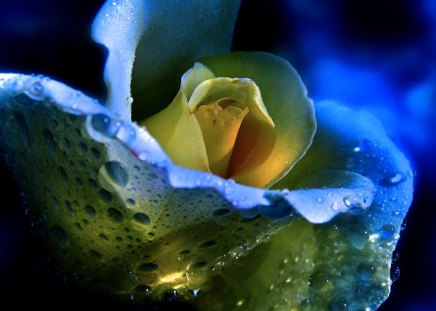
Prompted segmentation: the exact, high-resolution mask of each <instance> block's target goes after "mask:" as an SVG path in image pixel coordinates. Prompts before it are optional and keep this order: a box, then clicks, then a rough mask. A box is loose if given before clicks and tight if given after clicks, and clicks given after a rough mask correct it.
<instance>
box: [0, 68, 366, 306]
mask: <svg viewBox="0 0 436 311" xmlns="http://www.w3.org/2000/svg"><path fill="white" fill-rule="evenodd" d="M0 128H1V134H2V135H1V136H2V138H3V140H4V144H2V145H4V146H6V159H7V162H8V164H9V166H10V168H11V169H12V170H13V172H14V173H15V176H16V178H17V180H18V182H19V184H20V186H21V188H22V189H23V191H24V193H25V199H26V200H27V202H28V204H29V205H30V206H31V207H32V208H31V214H32V216H33V219H34V220H35V226H36V227H37V228H38V229H39V232H41V233H42V234H43V235H44V236H45V237H46V239H47V241H48V242H49V243H50V245H51V247H52V249H53V253H54V254H55V255H56V256H57V258H58V260H59V261H60V262H61V263H62V266H63V267H64V268H65V269H66V270H67V272H69V273H70V274H71V275H72V274H74V275H77V276H79V281H80V282H82V283H85V284H89V287H91V288H95V289H102V290H105V291H107V292H111V293H118V294H125V295H127V296H128V297H130V295H131V294H133V295H135V297H138V296H139V297H141V298H140V299H144V298H146V297H149V296H150V295H151V297H156V296H158V295H160V294H161V293H162V291H164V290H166V289H168V288H177V289H178V290H179V291H180V292H182V293H183V294H184V295H185V296H186V297H188V296H189V292H188V289H197V288H198V287H203V286H204V283H205V282H207V281H208V280H210V279H211V277H212V276H213V275H215V274H216V273H217V271H219V270H220V269H221V268H222V267H223V265H224V266H227V265H231V263H233V262H234V261H235V260H236V259H238V258H240V257H241V256H244V255H246V254H247V253H249V251H250V250H251V249H252V248H253V247H255V246H256V245H258V244H261V243H262V242H264V241H265V239H268V237H269V235H270V234H272V233H274V232H276V231H277V230H278V229H279V228H280V227H282V226H284V225H286V226H289V225H291V224H292V223H293V222H295V221H297V220H299V219H300V218H301V216H300V214H302V215H306V214H307V216H306V217H307V219H309V220H313V221H316V222H326V221H328V220H330V219H331V218H332V217H333V216H335V215H336V214H337V213H340V212H345V211H346V210H347V206H346V204H345V203H344V201H343V200H342V198H343V196H344V195H345V194H347V196H350V195H351V196H352V197H353V198H354V200H355V201H357V202H360V203H361V205H365V204H370V203H371V200H370V198H369V201H364V200H363V199H362V198H364V197H366V196H367V193H368V183H369V184H370V182H369V181H366V180H365V178H364V177H362V176H360V175H357V174H356V175H355V176H354V177H355V178H354V177H353V176H348V177H352V178H349V182H347V183H343V184H342V186H344V185H345V184H349V185H351V186H356V185H360V186H357V187H354V188H353V187H350V188H349V189H341V188H337V189H336V190H334V191H332V192H333V193H334V197H335V199H334V200H335V201H337V202H338V205H337V206H336V207H337V208H336V209H333V208H331V207H330V205H329V204H327V202H329V200H333V199H332V198H330V197H329V193H330V191H331V189H321V188H320V189H314V190H313V191H314V195H310V193H309V191H308V190H296V191H283V192H281V191H268V190H264V189H256V188H250V187H246V186H242V185H238V184H236V183H234V182H233V181H232V180H223V179H221V178H219V177H216V176H213V175H211V174H208V173H203V172H198V171H193V170H188V169H183V168H180V167H177V166H175V165H173V164H172V163H171V161H170V160H169V159H168V157H167V156H166V154H165V153H164V152H163V151H162V149H161V148H160V146H159V145H158V144H157V142H156V141H155V140H154V139H153V138H152V137H151V136H150V135H149V134H148V133H147V132H146V131H145V130H143V129H140V128H139V127H138V126H136V125H135V124H132V123H130V122H126V121H123V120H120V119H117V118H116V116H115V115H114V113H113V112H112V111H111V110H108V109H107V108H105V107H103V106H102V105H100V104H98V103H97V102H95V101H94V100H92V99H90V98H88V97H86V96H85V95H83V94H82V93H80V92H77V91H74V90H72V89H70V88H68V87H67V86H65V85H63V84H61V83H59V82H55V81H52V80H49V79H47V78H42V77H29V76H21V75H0ZM356 180H357V181H358V182H356ZM333 186H334V187H336V186H337V184H335V185H333ZM315 194H316V197H317V198H318V197H320V196H321V197H323V198H325V201H324V202H326V204H320V208H319V211H320V212H319V213H318V214H316V215H313V213H312V212H311V211H313V208H312V207H311V205H312V204H313V200H314V197H315ZM306 211H308V212H306ZM324 211H325V212H324ZM259 214H260V215H262V214H263V215H265V216H267V217H266V218H265V217H255V216H256V215H259ZM241 215H242V216H243V217H241ZM274 219H283V220H281V221H277V220H274Z"/></svg>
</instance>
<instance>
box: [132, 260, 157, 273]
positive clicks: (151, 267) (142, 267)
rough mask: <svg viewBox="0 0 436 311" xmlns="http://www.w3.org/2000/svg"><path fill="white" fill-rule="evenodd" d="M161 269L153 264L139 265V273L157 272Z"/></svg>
mask: <svg viewBox="0 0 436 311" xmlns="http://www.w3.org/2000/svg"><path fill="white" fill-rule="evenodd" d="M158 268H159V266H158V265H157V264H155V263H152V262H147V263H143V264H141V265H139V267H138V269H137V271H139V272H153V271H156V270H157V269H158Z"/></svg>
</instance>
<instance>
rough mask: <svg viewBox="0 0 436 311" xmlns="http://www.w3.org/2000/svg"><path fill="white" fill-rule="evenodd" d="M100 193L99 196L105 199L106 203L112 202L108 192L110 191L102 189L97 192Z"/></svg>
mask: <svg viewBox="0 0 436 311" xmlns="http://www.w3.org/2000/svg"><path fill="white" fill-rule="evenodd" d="M98 193H99V194H100V197H101V198H102V199H103V200H104V201H106V202H107V203H110V202H112V194H110V192H108V191H106V190H104V189H102V190H100V191H99V192H98Z"/></svg>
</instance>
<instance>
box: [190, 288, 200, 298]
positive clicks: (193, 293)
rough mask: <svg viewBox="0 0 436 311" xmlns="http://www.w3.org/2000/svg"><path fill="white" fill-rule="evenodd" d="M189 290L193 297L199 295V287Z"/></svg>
mask: <svg viewBox="0 0 436 311" xmlns="http://www.w3.org/2000/svg"><path fill="white" fill-rule="evenodd" d="M189 292H190V293H191V295H192V296H193V297H198V295H200V293H201V289H200V288H197V289H192V290H191V289H190V290H189Z"/></svg>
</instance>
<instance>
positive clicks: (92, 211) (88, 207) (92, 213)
mask: <svg viewBox="0 0 436 311" xmlns="http://www.w3.org/2000/svg"><path fill="white" fill-rule="evenodd" d="M85 211H86V213H88V215H89V216H92V217H94V216H95V215H97V212H96V211H95V209H94V208H93V207H92V206H91V205H86V206H85Z"/></svg>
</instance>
